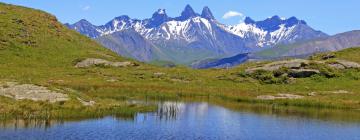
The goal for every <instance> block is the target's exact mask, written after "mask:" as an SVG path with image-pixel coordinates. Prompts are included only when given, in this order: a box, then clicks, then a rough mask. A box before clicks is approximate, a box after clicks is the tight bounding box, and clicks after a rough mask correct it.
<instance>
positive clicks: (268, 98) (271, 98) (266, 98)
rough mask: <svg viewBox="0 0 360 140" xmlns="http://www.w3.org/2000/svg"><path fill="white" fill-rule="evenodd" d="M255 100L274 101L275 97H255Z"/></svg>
mask: <svg viewBox="0 0 360 140" xmlns="http://www.w3.org/2000/svg"><path fill="white" fill-rule="evenodd" d="M256 98H257V99H260V100H275V99H276V97H275V96H271V95H260V96H257V97H256Z"/></svg>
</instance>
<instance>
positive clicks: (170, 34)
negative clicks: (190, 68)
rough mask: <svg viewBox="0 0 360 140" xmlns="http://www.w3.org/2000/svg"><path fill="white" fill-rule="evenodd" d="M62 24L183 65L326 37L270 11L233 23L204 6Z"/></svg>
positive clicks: (117, 48)
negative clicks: (264, 16)
mask: <svg viewBox="0 0 360 140" xmlns="http://www.w3.org/2000/svg"><path fill="white" fill-rule="evenodd" d="M65 25H66V26H67V27H69V28H70V29H73V30H76V31H78V32H80V33H81V34H83V35H86V36H88V37H90V38H93V39H95V40H96V41H98V42H99V43H101V44H102V45H104V46H105V47H107V48H109V49H111V50H112V51H114V52H116V53H118V54H120V55H122V56H125V57H130V58H134V59H136V60H139V61H143V62H152V61H163V62H172V63H175V64H185V65H189V64H192V63H194V62H199V61H202V60H209V59H221V58H226V57H233V56H236V55H239V54H243V53H244V54H245V53H252V52H257V51H260V50H263V49H266V48H272V47H275V46H278V45H280V44H282V45H287V44H293V43H297V42H305V41H308V40H314V39H321V38H327V37H329V36H328V35H327V34H325V33H323V32H321V31H317V30H315V29H313V28H311V27H310V26H309V25H308V24H307V23H306V22H305V21H303V20H299V19H297V18H296V17H290V18H288V19H285V18H281V17H279V16H273V17H270V18H267V19H265V20H263V21H255V20H253V19H251V18H250V17H246V18H245V20H244V22H243V23H240V24H238V25H225V24H222V23H220V22H219V21H218V20H216V19H215V18H214V16H213V14H212V12H211V10H210V9H209V8H208V7H204V8H203V10H202V12H201V14H199V13H196V12H195V11H194V10H193V8H192V7H191V6H190V5H187V6H186V7H185V9H184V10H183V11H182V12H181V15H180V16H178V17H169V16H168V15H167V14H166V10H165V9H159V10H157V11H156V12H154V13H153V15H152V17H151V18H147V19H143V20H139V19H133V18H130V17H129V16H126V15H123V16H119V17H116V18H114V19H113V20H111V21H109V22H108V23H106V24H105V25H100V26H96V25H93V24H92V23H90V22H89V21H87V20H85V19H82V20H80V21H79V22H76V23H74V24H65Z"/></svg>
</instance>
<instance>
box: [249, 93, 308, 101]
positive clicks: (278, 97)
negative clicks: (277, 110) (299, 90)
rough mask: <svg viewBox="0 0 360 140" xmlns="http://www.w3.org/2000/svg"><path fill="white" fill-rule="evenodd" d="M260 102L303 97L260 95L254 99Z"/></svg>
mask: <svg viewBox="0 0 360 140" xmlns="http://www.w3.org/2000/svg"><path fill="white" fill-rule="evenodd" d="M256 98H257V99H260V100H275V99H301V98H304V96H300V95H294V94H277V95H276V96H273V95H260V96H257V97H256Z"/></svg>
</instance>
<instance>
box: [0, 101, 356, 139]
mask: <svg viewBox="0 0 360 140" xmlns="http://www.w3.org/2000/svg"><path fill="white" fill-rule="evenodd" d="M0 139H1V140H4V139H5V140H6V139H24V140H31V139H49V140H57V139H66V140H72V139H73V140H78V139H87V140H92V139H94V140H95V139H96V140H98V139H105V140H108V139H146V140H148V139H219V140H228V139H241V140H247V139H256V140H258V139H260V140H261V139H267V140H268V139H278V140H336V139H339V140H341V139H343V140H360V122H342V121H328V120H321V119H314V118H307V117H296V116H283V115H280V116H279V115H274V114H273V115H266V114H262V113H252V112H249V111H241V110H239V111H233V110H229V109H226V108H223V107H220V106H216V105H210V104H208V103H183V102H163V103H159V109H158V110H157V111H156V112H153V113H139V114H137V115H136V116H135V117H134V118H133V119H121V118H114V117H105V118H101V119H89V120H80V121H64V122H56V121H51V122H32V123H31V122H30V123H29V122H23V121H10V122H4V123H2V124H0Z"/></svg>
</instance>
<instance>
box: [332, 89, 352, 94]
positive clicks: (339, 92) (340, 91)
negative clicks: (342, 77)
mask: <svg viewBox="0 0 360 140" xmlns="http://www.w3.org/2000/svg"><path fill="white" fill-rule="evenodd" d="M332 93H335V94H348V93H350V92H349V91H346V90H338V91H333V92H332Z"/></svg>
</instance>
